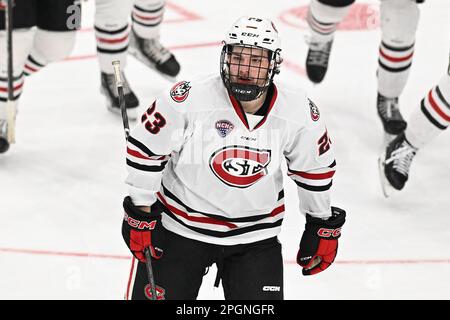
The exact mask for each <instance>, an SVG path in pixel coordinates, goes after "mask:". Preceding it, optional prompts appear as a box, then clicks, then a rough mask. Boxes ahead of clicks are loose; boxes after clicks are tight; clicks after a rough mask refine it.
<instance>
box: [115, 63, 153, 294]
mask: <svg viewBox="0 0 450 320" xmlns="http://www.w3.org/2000/svg"><path fill="white" fill-rule="evenodd" d="M112 64H113V67H114V74H115V76H116V86H117V92H118V94H119V105H120V112H121V114H122V121H123V128H124V130H125V139H126V140H128V136H129V135H130V126H129V124H128V115H127V109H126V105H125V98H124V94H123V82H122V78H121V76H120V62H119V61H113V63H112ZM144 254H145V260H146V263H145V266H146V269H147V276H148V282H149V284H150V292H151V293H152V296H151V300H157V299H158V297H157V295H156V285H155V278H154V276H153V267H152V257H151V254H150V248H145V250H144Z"/></svg>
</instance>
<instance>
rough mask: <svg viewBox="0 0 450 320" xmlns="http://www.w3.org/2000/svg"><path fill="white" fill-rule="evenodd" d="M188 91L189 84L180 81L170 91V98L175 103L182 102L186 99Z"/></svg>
mask: <svg viewBox="0 0 450 320" xmlns="http://www.w3.org/2000/svg"><path fill="white" fill-rule="evenodd" d="M190 89H191V85H190V82H188V81H180V82H178V83H177V84H175V85H174V86H173V87H172V89H171V90H170V97H171V98H172V100H173V101H175V102H183V101H184V100H186V98H187V97H188V95H189V90H190Z"/></svg>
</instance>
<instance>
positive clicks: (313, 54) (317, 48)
mask: <svg viewBox="0 0 450 320" xmlns="http://www.w3.org/2000/svg"><path fill="white" fill-rule="evenodd" d="M353 2H355V0H311V2H310V4H309V10H308V16H307V22H308V25H309V29H310V38H309V40H308V46H309V49H308V56H307V58H306V74H307V75H308V78H309V80H311V81H312V82H314V83H320V82H322V80H323V79H324V77H325V74H326V72H327V69H328V60H329V58H330V53H331V47H332V45H333V39H334V32H335V31H336V28H337V27H338V25H339V23H340V22H341V21H342V19H344V17H345V16H346V15H347V13H348V11H349V9H350V6H351V5H352V4H353Z"/></svg>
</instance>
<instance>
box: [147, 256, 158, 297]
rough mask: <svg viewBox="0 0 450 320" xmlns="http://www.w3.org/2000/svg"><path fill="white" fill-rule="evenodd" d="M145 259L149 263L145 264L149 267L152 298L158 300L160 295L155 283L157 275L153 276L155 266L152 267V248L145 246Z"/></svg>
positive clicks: (148, 274) (148, 273)
mask: <svg viewBox="0 0 450 320" xmlns="http://www.w3.org/2000/svg"><path fill="white" fill-rule="evenodd" d="M144 253H145V260H146V261H147V263H146V264H145V265H146V267H147V276H148V283H149V284H150V292H151V293H152V297H151V298H152V300H158V296H157V293H156V284H155V277H154V276H153V268H152V257H151V255H150V248H145V250H144Z"/></svg>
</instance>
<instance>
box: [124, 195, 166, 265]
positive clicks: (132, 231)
mask: <svg viewBox="0 0 450 320" xmlns="http://www.w3.org/2000/svg"><path fill="white" fill-rule="evenodd" d="M123 208H124V210H125V215H124V218H123V223H122V236H123V239H124V240H125V243H126V244H127V246H128V248H129V249H130V250H131V252H132V253H133V255H134V256H135V257H136V258H137V259H139V260H140V261H142V262H145V261H146V260H145V254H144V250H145V249H146V248H150V254H151V256H152V257H153V258H155V259H159V258H161V256H162V254H163V249H162V243H163V241H164V238H165V237H164V228H163V226H162V225H161V212H162V209H163V207H162V204H161V203H160V202H159V201H156V203H155V204H153V205H152V206H151V210H150V213H147V212H144V211H142V210H140V209H139V208H137V207H135V206H134V205H133V202H132V201H131V198H130V197H126V198H125V199H124V200H123Z"/></svg>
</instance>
